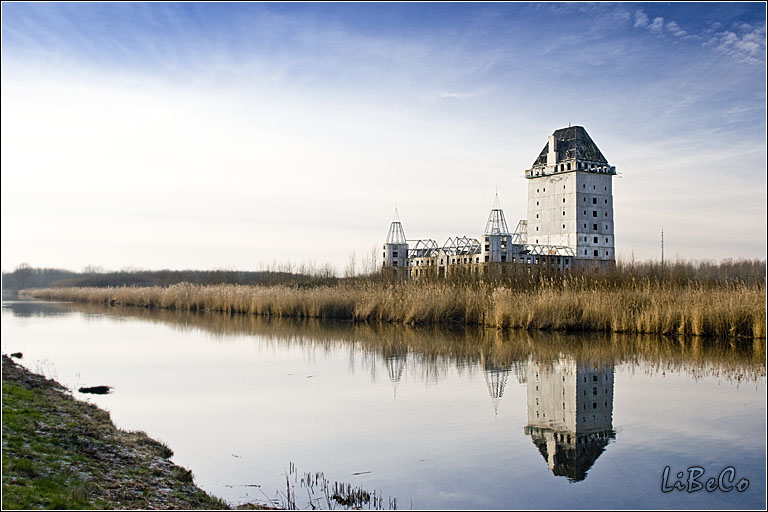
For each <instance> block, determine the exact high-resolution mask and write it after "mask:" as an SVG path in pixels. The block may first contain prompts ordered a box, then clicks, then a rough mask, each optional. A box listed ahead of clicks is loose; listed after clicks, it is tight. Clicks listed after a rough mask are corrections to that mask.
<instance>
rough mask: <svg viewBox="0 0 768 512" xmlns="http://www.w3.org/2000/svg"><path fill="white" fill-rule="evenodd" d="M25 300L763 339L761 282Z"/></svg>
mask: <svg viewBox="0 0 768 512" xmlns="http://www.w3.org/2000/svg"><path fill="white" fill-rule="evenodd" d="M26 294H27V295H28V296H31V297H35V298H42V299H60V300H72V301H82V302H89V303H105V304H121V305H130V306H141V307H145V308H162V309H170V310H181V311H217V312H224V313H229V314H250V315H263V316H271V317H296V318H335V319H346V320H352V321H356V322H367V323H404V324H466V325H482V326H486V327H496V328H501V329H509V328H511V329H528V330H535V329H552V330H564V331H579V330H584V331H600V332H616V333H642V334H666V335H692V336H715V337H723V338H727V337H746V338H757V339H763V338H765V332H766V308H765V300H766V296H765V285H764V283H754V282H749V283H747V282H740V281H733V282H731V281H726V282H717V283H702V282H682V283H681V282H663V281H657V280H652V279H639V280H638V279H634V278H633V279H626V280H621V281H613V282H612V281H608V280H605V279H587V278H584V277H568V278H564V279H556V280H555V279H553V280H546V279H543V280H540V281H538V282H535V283H531V282H528V283H526V285H525V286H517V287H516V286H509V285H504V284H499V283H488V282H480V281H470V280H468V281H465V282H461V281H401V282H387V281H381V280H352V281H348V282H342V283H339V284H337V285H335V286H317V287H313V288H295V287H287V286H237V285H215V286H201V285H192V284H179V285H173V286H169V287H135V288H129V287H122V288H49V289H40V290H28V291H27V292H26Z"/></svg>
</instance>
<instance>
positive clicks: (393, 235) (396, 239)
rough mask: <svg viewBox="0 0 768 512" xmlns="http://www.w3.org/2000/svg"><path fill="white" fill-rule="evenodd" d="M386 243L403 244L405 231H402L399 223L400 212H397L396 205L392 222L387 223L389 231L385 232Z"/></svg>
mask: <svg viewBox="0 0 768 512" xmlns="http://www.w3.org/2000/svg"><path fill="white" fill-rule="evenodd" d="M387 243H388V244H404V243H406V242H405V232H404V231H403V225H402V224H401V223H400V214H398V213H397V207H395V216H394V219H393V220H392V224H390V225H389V233H387Z"/></svg>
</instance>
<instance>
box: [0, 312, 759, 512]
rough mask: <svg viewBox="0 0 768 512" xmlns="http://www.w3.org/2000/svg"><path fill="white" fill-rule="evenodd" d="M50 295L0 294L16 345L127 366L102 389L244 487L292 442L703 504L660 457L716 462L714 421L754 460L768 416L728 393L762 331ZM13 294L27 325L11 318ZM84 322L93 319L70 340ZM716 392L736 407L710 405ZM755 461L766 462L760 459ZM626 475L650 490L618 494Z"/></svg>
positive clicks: (415, 495) (418, 467) (440, 493)
mask: <svg viewBox="0 0 768 512" xmlns="http://www.w3.org/2000/svg"><path fill="white" fill-rule="evenodd" d="M45 307H46V308H51V307H53V308H59V311H60V314H57V315H56V316H52V317H46V316H43V315H34V314H32V316H30V312H31V311H33V309H34V308H33V306H30V305H26V306H24V307H23V308H19V309H18V310H17V308H16V306H15V305H14V304H4V322H3V324H4V325H3V329H4V336H3V343H4V347H3V348H4V350H5V351H9V350H10V351H15V350H20V351H26V349H27V348H28V349H29V351H30V354H32V355H34V351H35V350H38V351H43V352H42V353H50V354H54V353H55V352H58V353H59V354H65V356H53V355H52V356H51V357H52V358H54V359H53V361H54V363H56V365H57V366H58V368H59V373H60V374H62V375H63V374H65V371H64V370H65V367H68V368H69V371H71V372H74V371H77V372H80V371H83V372H84V373H85V372H86V371H91V369H92V368H101V367H104V368H106V369H105V370H103V371H102V373H101V375H112V377H110V378H113V379H118V378H124V380H123V381H121V382H120V383H119V385H117V386H116V392H115V393H114V394H113V395H109V396H106V397H97V398H93V399H92V400H94V401H96V402H97V403H99V404H100V405H102V404H103V406H105V407H107V408H109V409H110V410H112V412H113V417H114V418H116V420H118V419H120V420H122V421H126V422H127V421H135V422H137V423H132V424H130V428H142V429H145V430H147V431H148V432H149V433H150V435H156V436H158V437H160V438H161V440H163V441H165V442H167V443H168V444H169V445H170V446H172V447H173V449H174V451H176V453H177V454H178V458H179V462H180V463H183V464H186V465H188V466H189V467H191V468H192V470H193V472H194V473H195V474H196V475H197V476H198V482H199V483H200V484H201V485H203V487H204V488H206V489H207V490H210V491H212V492H213V493H214V494H217V495H220V496H223V497H225V498H226V499H229V500H232V501H235V502H240V501H244V500H245V499H246V498H245V497H244V495H243V494H242V491H241V490H242V489H243V488H245V487H246V484H247V485H250V484H259V485H262V487H263V488H265V489H279V488H280V485H281V484H280V481H281V479H280V477H279V475H280V474H281V473H282V471H283V470H284V469H285V465H286V464H287V463H288V461H295V462H297V463H298V464H300V467H302V469H307V470H311V471H324V472H325V473H326V475H328V476H329V477H330V478H333V479H336V480H344V479H345V478H347V477H348V476H349V475H351V474H352V473H358V472H361V471H362V472H364V473H365V474H364V475H363V476H359V477H358V476H356V477H355V478H356V479H357V478H360V479H361V481H357V480H355V481H354V482H353V483H355V484H356V485H357V484H363V487H366V488H369V489H370V490H374V489H379V490H381V491H382V492H384V493H385V494H386V495H389V496H393V497H397V498H398V501H399V503H400V506H401V507H404V508H408V503H409V502H410V500H411V499H412V500H414V501H413V503H414V506H421V507H431V506H434V507H447V508H473V507H479V508H527V507H554V508H562V507H564V506H566V508H567V507H577V508H578V507H586V508H592V507H596V506H598V507H600V506H602V507H609V508H610V507H630V508H637V507H638V506H641V505H642V506H658V505H664V504H666V506H671V507H683V508H691V507H692V508H697V507H700V506H703V507H708V506H710V504H709V503H703V502H701V501H694V502H691V501H684V500H685V498H684V497H680V496H677V497H672V498H666V501H663V502H662V501H658V500H659V499H660V498H659V497H658V496H655V495H649V496H645V494H647V493H648V489H651V488H652V489H655V488H656V487H657V483H658V478H659V477H660V474H661V473H660V471H661V469H662V468H663V465H664V464H667V463H675V462H679V463H680V464H683V463H690V462H693V463H702V462H701V461H700V460H699V459H697V458H696V457H698V455H696V453H698V452H697V448H698V446H699V445H700V444H701V442H700V439H701V438H703V439H705V444H706V445H707V446H710V445H712V446H715V448H713V450H714V452H713V453H714V454H715V455H718V454H719V455H718V456H722V455H723V453H728V454H730V453H738V454H740V459H741V460H747V461H748V460H750V457H752V456H753V452H750V451H748V450H747V449H746V448H745V447H744V446H743V445H742V444H741V443H742V442H743V440H744V439H746V438H747V437H749V435H750V434H749V433H750V432H751V433H754V432H755V431H756V430H759V429H760V428H761V426H762V428H763V429H764V422H763V423H761V420H760V418H761V416H760V413H761V412H762V414H763V415H764V409H763V410H762V411H760V410H759V409H758V410H756V409H754V408H746V407H737V405H733V406H732V407H731V406H730V405H729V404H728V401H729V400H730V398H729V397H730V395H729V393H730V392H731V391H732V390H733V389H735V388H737V387H738V386H739V385H742V384H743V383H754V386H748V388H751V387H756V388H757V389H758V390H759V389H763V388H764V378H765V359H764V358H765V349H764V346H761V345H760V344H757V345H755V344H753V342H752V341H749V342H745V343H743V344H742V343H739V342H737V341H734V342H733V343H731V344H730V345H725V346H723V345H722V343H720V342H718V343H714V342H713V343H710V342H709V341H707V340H706V339H702V338H694V339H685V338H663V337H658V336H632V335H616V334H614V335H610V334H601V335H595V334H593V333H590V334H589V335H572V334H571V335H564V334H557V333H555V334H553V333H538V332H512V333H507V332H503V331H498V330H495V329H478V328H465V327H462V328H459V329H455V330H445V329H437V328H410V327H406V326H402V325H373V326H371V325H364V324H346V323H337V322H322V321H316V320H315V321H311V320H303V321H300V320H294V319H282V320H275V319H273V320H267V319H265V318H262V317H258V316H250V315H226V314H217V313H186V312H173V311H164V310H147V309H144V308H132V307H108V306H101V305H85V304H61V305H55V306H53V305H51V304H46V306H45ZM67 312H70V313H69V315H68V314H67ZM8 313H10V315H11V316H13V318H17V319H19V322H20V323H18V325H19V326H26V327H24V329H15V328H13V325H14V323H13V322H7V321H6V318H7V317H6V315H7V314H8ZM16 315H18V316H16ZM46 318H47V319H46ZM45 322H47V324H45V325H48V326H49V327H46V330H45V331H40V334H39V336H37V338H34V336H33V334H34V333H33V332H31V331H34V330H35V329H37V327H35V326H39V327H44V323H45ZM75 324H78V325H79V327H76V326H75ZM83 324H84V325H85V330H83V329H82V326H83ZM152 324H156V327H157V329H155V328H154V326H153V325H152ZM90 327H93V329H91V328H90ZM70 328H72V331H71V333H69V329H70ZM78 329H79V330H78ZM88 331H91V334H93V333H95V334H94V337H95V338H96V339H93V340H89V341H87V342H83V343H81V344H80V345H77V344H76V343H72V344H71V345H69V341H70V340H73V339H75V338H76V337H78V336H82V337H87V336H88ZM174 331H175V332H174ZM6 332H8V333H9V334H11V335H10V336H5V334H6ZM153 333H154V334H153ZM200 333H205V336H202V337H201V336H200ZM68 336H69V337H68ZM137 336H147V337H148V338H147V340H143V339H141V338H139V337H137ZM150 336H151V338H150ZM14 338H16V339H14ZM59 338H61V339H59ZM201 338H202V339H201ZM31 340H33V341H34V342H33V341H31ZM211 341H213V342H214V343H211ZM17 342H20V343H21V342H23V343H26V344H27V346H18V347H17V346H15V345H13V344H14V343H17ZM65 345H66V346H65ZM153 347H154V348H153ZM155 349H156V350H155ZM131 350H132V351H134V352H137V351H138V352H139V354H138V355H136V356H133V355H129V354H130V351H131ZM153 350H154V351H153ZM67 352H69V353H67ZM72 352H77V353H74V354H73V353H72ZM173 354H176V356H175V357H174V356H173ZM297 356H298V358H297ZM26 357H27V356H26V355H25V359H26ZM57 357H58V358H57ZM339 363H341V364H339ZM88 365H91V366H90V367H89V368H86V367H87V366H88ZM93 365H96V366H93ZM273 365H274V366H273ZM344 366H346V371H345V369H344ZM117 369H123V370H122V371H123V373H124V374H125V375H123V374H119V373H118V370H117ZM109 371H112V374H110V373H109ZM105 372H106V373H105ZM184 372H186V374H185V373H184ZM287 372H290V373H295V375H294V376H287V375H286V373H287ZM303 372H306V373H303ZM617 372H618V373H617ZM617 375H618V376H619V377H620V378H619V379H618V380H617V377H616V376H617ZM665 375H666V376H665ZM662 376H665V377H663V378H659V377H662ZM180 378H183V379H185V380H184V381H183V384H182V385H177V383H176V382H175V379H180ZM595 378H596V379H597V380H595ZM585 379H586V382H585ZM140 381H146V382H140ZM361 381H367V382H370V383H372V385H371V386H367V387H366V386H361ZM699 381H700V382H701V383H700V384H697V382H699ZM628 382H629V383H631V384H632V385H631V386H630V385H627V383H628ZM65 383H66V382H65ZM374 383H378V384H376V385H373V384H374ZM720 383H726V384H727V386H721V385H720ZM89 384H118V383H116V382H106V381H105V382H101V381H99V382H89ZM381 384H383V386H381ZM537 386H538V388H537ZM742 387H744V386H743V385H742ZM723 388H726V389H723ZM659 390H663V393H666V395H667V396H668V397H669V399H667V400H664V396H663V393H661V392H659ZM729 390H730V391H729ZM382 391H383V392H384V393H382ZM681 391H682V392H684V393H689V395H685V394H684V393H683V394H681V393H680V392H681ZM753 391H754V390H753ZM614 396H615V397H616V399H615V403H614ZM751 396H752V395H745V394H744V393H740V394H739V395H738V400H746V401H747V402H748V401H750V400H753V399H752V398H751ZM595 397H600V400H599V401H598V400H596V399H595ZM734 398H736V395H734ZM121 400H123V402H120V401H121ZM622 400H623V401H622ZM681 400H687V401H688V403H684V404H683V403H682V402H680V401H681ZM713 400H715V401H714V402H713ZM678 403H681V404H682V405H683V406H682V407H680V406H678V405H677V404H678ZM121 404H127V405H126V407H123V405H121ZM704 404H706V406H707V407H711V408H712V409H713V410H717V411H718V412H719V414H720V415H721V419H720V420H716V418H714V419H713V418H708V417H707V416H706V414H705V412H703V405H704ZM614 407H615V409H614ZM302 408H304V409H303V410H302ZM676 408H677V409H684V412H685V415H686V416H689V417H690V418H691V419H688V418H686V417H681V416H680V415H679V413H678V412H677V411H676ZM297 409H298V410H297ZM699 411H702V412H699ZM537 413H538V416H537ZM138 414H141V415H142V416H140V417H139V416H136V415H138ZM558 414H559V416H558ZM676 414H677V415H676ZM739 414H741V416H739ZM545 416H546V417H545ZM618 417H621V421H618V420H616V418H618ZM722 418H725V420H723V419H722ZM715 420H716V421H715ZM646 422H647V423H646ZM718 422H719V424H718ZM648 425H651V428H652V429H654V433H653V436H654V438H655V439H654V441H653V442H654V445H653V449H654V450H656V451H657V453H655V454H654V455H653V456H652V457H651V456H649V455H648V453H649V448H647V446H651V445H650V444H649V441H648V437H649V436H650V435H651V434H650V432H651V430H650V429H649V428H648ZM659 432H661V433H659ZM692 432H693V435H692V434H691V433H692ZM174 436H175V437H174ZM697 436H698V437H697ZM614 440H615V442H614ZM713 443H714V444H713ZM752 448H753V447H752ZM752 448H750V449H752ZM718 450H719V451H718ZM745 450H746V451H745ZM669 453H674V455H669ZM297 454H298V455H297ZM692 454H693V455H692ZM715 455H712V457H713V460H715V461H718V463H719V460H720V459H719V458H717V457H716V456H715ZM758 462H759V461H758ZM744 464H745V466H744V469H743V470H744V471H746V470H751V471H752V472H753V475H754V474H755V471H757V470H758V468H759V464H757V463H755V462H754V461H753V462H750V463H749V464H748V465H746V464H747V463H746V462H745V463H744ZM657 466H658V467H657ZM628 468H630V469H628ZM630 471H632V472H639V473H640V474H642V475H645V476H644V477H643V478H645V480H642V479H641V481H639V482H634V483H632V485H635V486H636V487H635V488H625V487H626V486H627V485H628V484H627V483H626V482H624V480H626V478H627V475H628V472H630ZM763 474H764V473H763ZM756 476H759V475H756ZM362 479H364V480H362ZM511 481H514V482H517V484H518V485H515V486H513V487H512V488H510V485H509V483H510V482H511ZM563 484H564V485H563ZM371 486H374V487H371ZM754 486H755V487H754V489H753V490H754V491H755V493H757V494H759V493H760V492H761V491H760V489H761V487H760V484H759V483H755V484H754ZM617 488H621V489H622V491H621V492H620V493H617V492H615V489H617ZM762 488H763V489H764V486H763V487H762ZM513 491H514V492H513ZM627 493H630V494H633V495H635V496H641V497H642V499H643V500H646V501H632V502H630V501H627V500H622V494H624V495H626V494H627ZM251 497H252V496H251ZM721 498H722V497H721ZM688 499H689V500H690V499H694V500H695V499H697V498H695V497H694V498H688ZM724 499H725V498H724ZM692 503H693V505H692ZM712 503H713V506H730V505H729V504H728V503H725V502H723V501H719V502H718V501H714V502H712ZM751 503H753V504H755V503H757V502H755V501H753V502H751ZM759 504H760V503H757V505H759ZM632 505H634V507H633V506H632Z"/></svg>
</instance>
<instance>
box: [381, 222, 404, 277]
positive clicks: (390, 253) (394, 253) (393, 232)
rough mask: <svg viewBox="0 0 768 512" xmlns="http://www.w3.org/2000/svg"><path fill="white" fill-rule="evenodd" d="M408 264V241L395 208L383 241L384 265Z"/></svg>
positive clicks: (400, 265)
mask: <svg viewBox="0 0 768 512" xmlns="http://www.w3.org/2000/svg"><path fill="white" fill-rule="evenodd" d="M407 266H408V243H407V242H406V240H405V232H404V231H403V225H402V224H401V223H400V216H399V215H398V213H397V208H395V217H394V219H393V220H392V224H390V225H389V232H388V233H387V241H386V242H385V243H384V267H394V268H404V267H407Z"/></svg>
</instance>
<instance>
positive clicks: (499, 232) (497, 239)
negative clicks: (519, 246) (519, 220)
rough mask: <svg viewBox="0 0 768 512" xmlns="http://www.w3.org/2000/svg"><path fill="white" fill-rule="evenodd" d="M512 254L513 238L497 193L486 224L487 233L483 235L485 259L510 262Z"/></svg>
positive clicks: (487, 260)
mask: <svg viewBox="0 0 768 512" xmlns="http://www.w3.org/2000/svg"><path fill="white" fill-rule="evenodd" d="M512 252H513V247H512V236H511V234H510V232H509V228H507V221H506V219H505V218H504V210H502V209H501V206H499V194H498V192H497V193H496V198H495V199H494V200H493V207H492V208H491V213H490V215H488V222H486V224H485V233H483V256H484V258H483V259H484V260H485V261H486V262H502V261H509V257H510V254H511V253H512Z"/></svg>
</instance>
